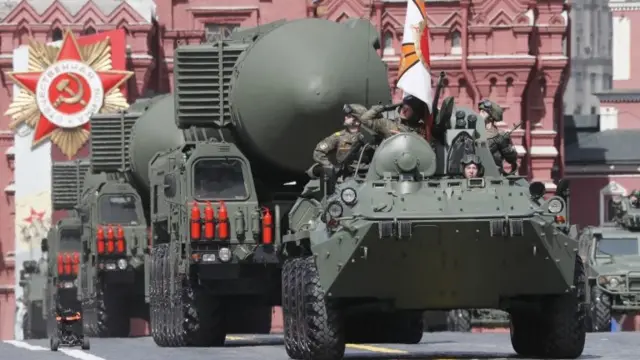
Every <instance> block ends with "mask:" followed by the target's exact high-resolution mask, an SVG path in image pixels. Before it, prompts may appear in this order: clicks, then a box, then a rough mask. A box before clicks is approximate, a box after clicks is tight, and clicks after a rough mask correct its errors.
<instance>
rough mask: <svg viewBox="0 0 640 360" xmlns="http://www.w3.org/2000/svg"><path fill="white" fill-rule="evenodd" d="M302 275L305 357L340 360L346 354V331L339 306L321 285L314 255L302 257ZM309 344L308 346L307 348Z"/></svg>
mask: <svg viewBox="0 0 640 360" xmlns="http://www.w3.org/2000/svg"><path fill="white" fill-rule="evenodd" d="M300 275H301V279H302V283H301V284H300V283H298V284H297V286H296V291H300V292H301V293H302V295H303V301H302V304H297V305H298V308H299V309H300V310H302V313H303V314H304V317H303V320H304V321H303V323H302V324H300V325H301V326H302V337H303V339H304V340H306V341H305V342H306V346H304V348H303V352H306V354H305V356H304V358H310V359H313V360H338V359H342V358H343V357H344V352H345V334H344V328H343V323H342V319H341V316H340V311H339V309H337V308H335V307H334V306H333V305H332V304H331V302H330V301H327V299H326V294H325V292H324V290H323V289H322V287H321V286H320V278H319V275H318V270H317V268H316V264H315V259H314V257H312V256H310V257H307V258H304V259H301V262H300ZM307 346H308V347H307Z"/></svg>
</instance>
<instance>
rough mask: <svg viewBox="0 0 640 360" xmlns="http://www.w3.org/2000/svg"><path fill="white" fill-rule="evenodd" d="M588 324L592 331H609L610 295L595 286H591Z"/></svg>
mask: <svg viewBox="0 0 640 360" xmlns="http://www.w3.org/2000/svg"><path fill="white" fill-rule="evenodd" d="M590 310H591V311H590V312H589V315H590V325H591V331H593V332H610V331H611V296H609V294H607V293H605V292H604V291H602V290H601V289H600V288H598V287H597V286H593V287H592V288H591V308H590Z"/></svg>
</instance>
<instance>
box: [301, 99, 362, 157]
mask: <svg viewBox="0 0 640 360" xmlns="http://www.w3.org/2000/svg"><path fill="white" fill-rule="evenodd" d="M342 111H343V113H344V123H343V125H344V129H343V130H341V131H338V132H335V133H333V134H331V135H329V136H327V137H326V138H324V139H323V140H322V141H320V142H319V143H318V145H316V148H315V149H314V150H313V160H314V161H315V162H316V163H318V164H320V165H322V166H323V167H324V168H331V167H334V166H335V165H336V164H333V163H332V162H331V160H330V159H329V155H331V154H335V161H336V162H338V163H340V162H342V161H343V160H344V158H345V156H347V154H348V153H349V150H350V149H351V146H352V145H353V144H354V143H355V142H356V141H358V132H359V131H360V120H359V119H358V118H359V117H360V116H361V115H362V114H363V113H364V112H365V111H367V108H366V107H365V106H363V105H359V104H345V105H344V107H343V109H342Z"/></svg>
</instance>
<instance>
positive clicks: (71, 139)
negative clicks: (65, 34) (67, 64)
mask: <svg viewBox="0 0 640 360" xmlns="http://www.w3.org/2000/svg"><path fill="white" fill-rule="evenodd" d="M78 49H79V50H80V56H81V58H82V60H83V61H82V62H83V63H85V64H86V65H88V66H90V67H91V68H92V69H93V70H94V71H95V72H100V71H110V70H113V66H112V63H111V41H110V39H109V38H108V37H107V38H106V39H104V40H101V41H99V42H97V43H94V44H90V45H84V46H82V45H79V44H78ZM60 50H61V49H60V48H58V47H56V46H51V45H47V44H41V43H39V42H37V41H33V40H32V39H30V40H29V70H28V72H44V71H45V70H46V69H47V68H49V67H50V66H51V65H53V64H55V63H56V59H57V57H58V53H59V52H60ZM128 107H129V103H128V102H127V99H126V98H125V96H124V94H122V92H121V91H120V86H116V87H114V88H113V89H111V90H110V91H109V92H108V93H106V94H105V95H104V101H103V104H102V107H101V108H100V110H98V113H115V112H118V111H120V110H124V109H127V108H128ZM5 115H7V116H9V117H10V118H11V122H10V123H9V129H11V130H12V131H14V132H15V131H16V129H17V128H18V127H19V126H20V125H22V124H26V125H27V126H29V127H30V128H31V129H35V128H36V126H37V125H38V121H40V116H41V112H40V109H39V108H38V105H37V103H36V96H35V94H32V93H31V92H30V91H27V90H26V89H23V88H22V87H20V92H19V93H18V95H17V96H15V97H14V100H13V102H12V103H11V104H10V105H9V108H8V110H7V111H6V112H5ZM89 135H90V133H89V131H87V130H86V129H84V128H82V127H77V128H70V129H65V128H56V129H55V130H53V131H52V132H51V133H50V134H48V135H46V136H43V137H42V138H41V139H38V140H37V141H34V142H33V144H32V148H35V147H37V146H38V145H39V144H41V143H42V142H43V141H45V140H47V139H51V142H53V143H54V144H55V145H56V146H58V147H59V148H60V150H62V153H63V154H65V155H66V156H67V157H69V158H72V157H73V156H75V155H76V154H77V152H78V151H79V150H80V149H81V148H82V146H84V144H85V143H86V142H87V141H88V140H89Z"/></svg>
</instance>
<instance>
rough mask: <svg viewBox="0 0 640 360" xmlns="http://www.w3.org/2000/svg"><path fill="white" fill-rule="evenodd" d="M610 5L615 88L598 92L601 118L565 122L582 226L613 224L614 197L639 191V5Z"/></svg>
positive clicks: (569, 171) (575, 214) (568, 170)
mask: <svg viewBox="0 0 640 360" xmlns="http://www.w3.org/2000/svg"><path fill="white" fill-rule="evenodd" d="M608 6H609V8H610V12H611V15H612V16H611V27H612V32H611V39H612V43H613V44H612V63H613V67H612V78H613V79H612V81H613V84H612V89H606V88H604V89H601V90H600V91H595V93H594V94H593V96H594V97H596V98H597V99H598V100H599V107H598V111H597V114H595V115H591V114H589V115H582V116H579V115H576V116H567V120H566V122H565V125H566V126H567V129H566V136H565V141H566V143H567V147H566V164H565V174H566V176H567V177H569V178H571V179H572V180H571V181H572V182H571V184H572V186H571V188H572V197H571V204H570V205H571V215H572V221H573V222H577V223H578V224H580V225H583V226H584V225H607V224H611V222H612V216H613V212H612V209H611V208H612V206H611V200H612V198H613V197H616V196H622V195H626V194H629V193H630V192H631V191H632V190H634V189H640V142H638V139H640V65H638V61H637V60H640V49H638V48H637V47H634V46H633V42H632V39H631V37H632V35H633V32H632V31H633V30H632V29H633V28H634V27H636V26H640V5H639V4H638V2H632V1H624V0H610V1H609V3H608ZM603 40H604V41H607V40H608V39H603Z"/></svg>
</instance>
